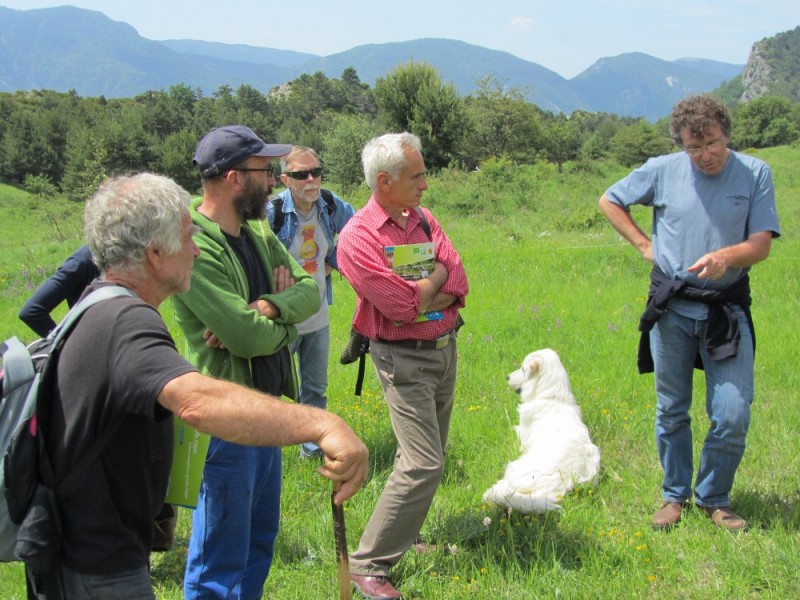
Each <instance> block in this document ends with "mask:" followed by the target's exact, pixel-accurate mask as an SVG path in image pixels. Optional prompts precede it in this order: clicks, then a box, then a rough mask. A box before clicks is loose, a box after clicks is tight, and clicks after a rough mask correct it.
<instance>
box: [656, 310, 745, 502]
mask: <svg viewBox="0 0 800 600" xmlns="http://www.w3.org/2000/svg"><path fill="white" fill-rule="evenodd" d="M735 312H736V316H737V319H738V321H739V331H740V333H741V339H740V341H739V347H738V350H737V352H736V356H734V357H731V358H727V359H724V360H717V361H714V360H711V359H710V358H709V357H708V353H707V352H706V350H705V347H704V345H703V337H704V334H705V329H706V321H705V320H700V321H698V320H696V319H690V318H688V317H683V316H681V315H678V314H676V313H675V312H673V311H671V310H668V311H667V312H665V313H664V316H663V317H661V319H660V320H659V321H658V322H657V323H656V325H655V328H654V329H653V330H652V331H651V332H650V347H651V351H652V354H653V361H654V363H655V381H656V396H657V400H658V405H657V408H656V444H657V446H658V455H659V458H660V459H661V466H662V467H663V468H664V481H663V484H662V490H663V495H664V500H666V501H668V502H683V501H684V500H688V499H689V498H691V497H692V471H693V466H692V429H691V419H690V416H689V408H690V407H691V405H692V375H693V372H694V371H693V368H694V360H695V356H696V354H697V352H698V350H699V351H700V354H701V356H702V359H703V367H704V370H705V377H706V414H707V415H708V418H709V421H710V424H709V428H708V433H707V434H706V439H705V441H704V443H703V449H702V452H701V454H700V466H699V469H698V471H697V479H696V481H695V488H694V497H695V502H697V504H699V505H700V506H728V505H730V491H731V488H732V487H733V479H734V476H735V474H736V469H737V468H738V467H739V463H740V462H741V460H742V455H743V454H744V448H745V438H746V437H747V430H748V427H749V426H750V405H751V403H752V402H753V394H754V386H753V358H754V357H753V343H752V334H751V332H750V326H749V324H748V323H747V318H746V316H745V314H744V311H742V310H741V309H738V307H737V309H736V311H735Z"/></svg>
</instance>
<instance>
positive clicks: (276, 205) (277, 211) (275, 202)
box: [270, 196, 285, 235]
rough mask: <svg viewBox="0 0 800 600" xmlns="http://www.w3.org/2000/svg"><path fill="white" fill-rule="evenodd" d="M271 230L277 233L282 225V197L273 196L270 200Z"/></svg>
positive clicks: (283, 217) (283, 216)
mask: <svg viewBox="0 0 800 600" xmlns="http://www.w3.org/2000/svg"><path fill="white" fill-rule="evenodd" d="M270 202H272V225H271V228H272V232H273V233H274V234H275V235H277V234H278V232H279V231H280V230H281V227H283V221H284V219H285V215H284V214H283V198H281V197H280V196H275V197H274V198H273V199H272V200H270Z"/></svg>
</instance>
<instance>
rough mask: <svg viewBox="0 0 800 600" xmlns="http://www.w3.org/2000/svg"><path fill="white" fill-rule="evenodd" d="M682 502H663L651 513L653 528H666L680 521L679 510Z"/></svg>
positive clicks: (680, 510)
mask: <svg viewBox="0 0 800 600" xmlns="http://www.w3.org/2000/svg"><path fill="white" fill-rule="evenodd" d="M682 511H683V503H681V502H664V504H663V505H662V506H661V508H659V509H658V510H657V511H656V514H654V515H653V520H652V524H653V529H660V530H667V529H670V528H672V527H674V526H675V525H677V524H678V523H680V522H681V512H682Z"/></svg>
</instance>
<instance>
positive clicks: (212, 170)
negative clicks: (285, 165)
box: [192, 125, 292, 179]
mask: <svg viewBox="0 0 800 600" xmlns="http://www.w3.org/2000/svg"><path fill="white" fill-rule="evenodd" d="M291 149H292V146H291V144H267V143H266V142H265V141H264V140H262V139H261V138H260V137H258V136H257V135H256V134H255V132H253V130H252V129H250V128H249V127H245V126H244V125H225V126H224V127H217V128H216V129H212V130H211V131H209V132H208V133H207V134H206V135H205V136H204V137H203V139H202V140H200V143H199V144H197V151H196V152H195V153H194V160H193V161H192V164H194V166H195V167H197V169H198V170H199V171H200V177H202V178H203V179H209V178H211V177H216V176H217V175H219V174H220V173H224V172H225V171H227V170H229V169H231V168H233V167H235V166H236V165H238V164H239V163H241V162H243V161H244V160H246V159H248V158H250V157H251V156H284V155H286V154H289V152H290V151H291Z"/></svg>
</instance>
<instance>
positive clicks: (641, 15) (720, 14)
mask: <svg viewBox="0 0 800 600" xmlns="http://www.w3.org/2000/svg"><path fill="white" fill-rule="evenodd" d="M63 4H71V5H73V6H78V7H80V8H87V9H92V10H97V11H100V12H102V13H104V14H105V15H106V16H108V17H110V18H111V19H114V20H115V21H124V22H126V23H128V24H129V25H132V26H133V27H134V28H135V29H136V30H137V31H138V32H139V34H140V35H141V36H143V37H145V38H148V39H151V40H164V39H195V40H205V41H210V42H225V43H232V44H248V45H252V46H263V47H267V48H279V49H284V50H297V51H300V52H309V53H312V54H318V55H322V56H326V55H329V54H334V53H336V52H341V51H344V50H348V49H350V48H353V47H355V46H360V45H364V44H380V43H385V42H398V41H406V40H413V39H418V38H426V37H437V38H448V39H455V40H462V41H464V42H468V43H470V44H475V45H478V46H484V47H486V48H491V49H493V50H503V51H505V52H509V53H511V54H513V55H515V56H518V57H520V58H523V59H525V60H529V61H532V62H535V63H538V64H540V65H541V66H543V67H546V68H548V69H550V70H552V71H555V72H556V73H558V74H559V75H562V76H564V77H567V78H571V77H574V76H575V75H577V74H578V73H580V72H581V71H583V70H584V69H586V68H588V67H589V66H591V65H592V64H593V63H594V62H595V61H597V60H598V59H600V58H603V57H608V56H617V55H619V54H623V53H626V52H644V53H646V54H650V55H651V56H655V57H658V58H662V59H665V60H675V59H678V58H687V57H693V58H709V59H714V60H719V61H723V62H729V63H736V64H744V63H745V62H746V61H747V57H748V54H749V52H750V48H751V47H752V45H753V44H754V43H755V42H757V41H759V40H761V39H763V38H765V37H771V36H773V35H775V34H776V33H780V32H783V31H788V30H790V29H794V28H795V27H797V26H798V25H800V10H798V8H797V0H726V1H722V0H715V1H703V0H592V1H589V0H574V1H571V0H563V1H558V0H555V1H554V0H542V1H535V2H534V1H530V0H488V1H486V0H482V1H477V0H401V1H400V2H397V3H391V4H389V5H384V4H382V3H380V2H379V0H370V1H368V0H304V1H302V2H291V1H288V2H275V1H262V2H258V1H257V0H249V1H245V0H216V1H210V0H135V1H134V0H73V1H71V2H70V1H69V0H65V1H62V2H58V1H53V0H0V6H5V7H7V8H16V9H24V10H26V9H33V8H47V7H52V6H60V5H63Z"/></svg>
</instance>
